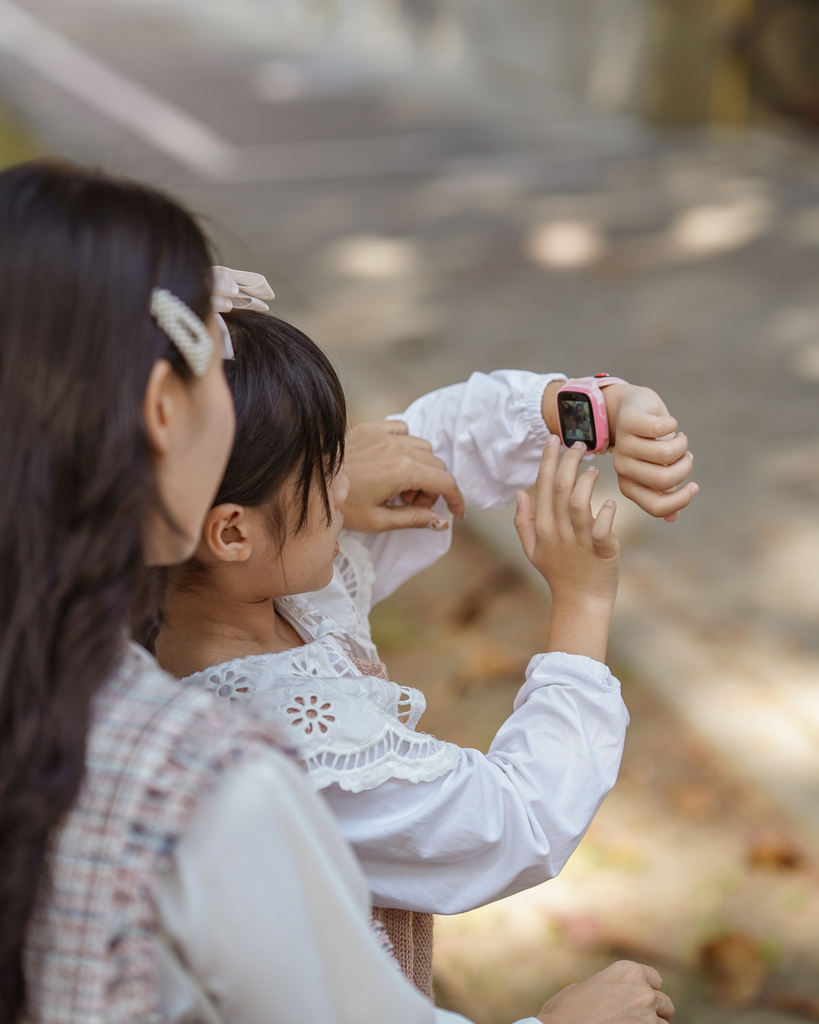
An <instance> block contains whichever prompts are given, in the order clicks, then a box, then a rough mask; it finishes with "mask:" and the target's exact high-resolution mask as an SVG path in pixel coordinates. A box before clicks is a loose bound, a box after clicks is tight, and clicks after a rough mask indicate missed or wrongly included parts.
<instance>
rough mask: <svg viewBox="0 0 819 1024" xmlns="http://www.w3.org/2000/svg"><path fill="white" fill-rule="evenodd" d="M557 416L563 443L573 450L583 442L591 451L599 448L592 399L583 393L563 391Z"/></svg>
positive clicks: (559, 397)
mask: <svg viewBox="0 0 819 1024" xmlns="http://www.w3.org/2000/svg"><path fill="white" fill-rule="evenodd" d="M557 415H558V417H559V419H560V433H561V435H562V436H563V443H564V444H565V445H566V446H567V447H568V448H571V446H572V445H573V444H575V443H576V442H577V441H582V442H583V443H584V444H585V445H586V447H587V448H588V449H589V451H594V449H595V448H596V447H597V432H596V431H595V429H594V413H593V412H592V404H591V399H590V398H589V396H588V395H584V394H583V392H582V391H561V392H560V393H559V394H558V396H557Z"/></svg>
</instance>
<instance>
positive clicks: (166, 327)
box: [151, 288, 233, 377]
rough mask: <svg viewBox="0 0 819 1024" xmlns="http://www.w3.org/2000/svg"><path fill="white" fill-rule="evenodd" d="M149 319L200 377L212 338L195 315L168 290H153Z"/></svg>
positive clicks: (209, 351)
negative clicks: (152, 320) (166, 336)
mask: <svg viewBox="0 0 819 1024" xmlns="http://www.w3.org/2000/svg"><path fill="white" fill-rule="evenodd" d="M151 316H152V317H153V318H154V320H156V322H157V323H158V324H159V326H160V327H161V328H162V330H163V331H164V332H165V333H166V334H167V335H168V337H169V338H170V339H171V341H172V342H173V343H174V345H175V346H176V348H177V349H178V350H179V352H180V354H181V355H182V357H183V358H184V360H185V362H186V363H187V364H188V366H189V367H190V368H191V372H192V373H193V374H194V375H195V376H197V377H201V376H202V375H203V374H204V372H205V370H207V368H208V363H209V362H210V357H211V355H212V354H213V338H212V337H211V336H210V334H209V333H208V329H207V327H205V325H204V324H203V323H202V321H201V320H200V319H199V317H198V316H197V315H196V313H194V311H193V310H192V309H191V308H190V307H189V306H187V305H186V304H185V303H184V302H183V301H182V300H181V299H180V298H177V296H176V295H174V294H173V292H169V291H168V290H167V288H154V290H153V291H152V292H151ZM232 354H233V353H232V352H231V355H232Z"/></svg>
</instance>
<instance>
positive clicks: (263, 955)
mask: <svg viewBox="0 0 819 1024" xmlns="http://www.w3.org/2000/svg"><path fill="white" fill-rule="evenodd" d="M157 908H158V912H159V921H160V937H159V938H160V956H159V984H160V997H161V1002H162V1008H163V1010H164V1012H165V1015H166V1018H167V1020H168V1021H169V1022H170V1024H270V1022H271V1021H276V1022H278V1024H308V1022H309V1024H314V1022H315V1024H318V1022H321V1024H469V1022H468V1021H467V1020H466V1018H464V1017H461V1016H460V1015H458V1014H455V1013H450V1012H448V1011H446V1010H439V1009H437V1008H436V1007H434V1006H433V1005H432V1004H431V1003H430V1002H429V1001H428V1000H427V999H425V998H424V997H423V996H422V995H420V994H419V993H418V992H417V991H416V989H415V988H413V986H412V985H410V984H409V982H407V980H406V979H405V978H404V976H403V975H402V974H401V972H400V971H399V969H398V967H397V965H396V963H395V961H393V960H392V959H391V958H389V957H388V956H387V955H385V953H384V951H383V949H382V948H380V947H379V944H378V942H377V940H376V937H375V934H374V932H373V929H372V919H371V917H370V910H369V897H368V893H367V883H366V881H365V879H364V877H363V875H362V873H361V869H360V867H359V866H358V864H357V863H356V861H355V858H354V857H353V856H352V854H351V852H350V849H349V846H348V845H347V844H346V843H345V842H344V840H343V838H342V836H341V834H340V833H339V831H338V825H337V823H336V822H335V821H334V820H333V819H332V817H331V815H330V814H329V812H328V810H327V808H326V806H325V805H323V804H322V803H321V801H319V800H318V799H317V798H316V796H315V794H314V793H312V792H311V791H310V789H309V788H308V787H307V785H306V784H305V781H304V778H303V776H302V774H301V773H300V772H299V771H297V770H296V768H295V767H294V766H293V765H292V764H291V763H290V762H289V761H288V759H287V758H285V757H284V756H282V755H281V754H279V753H278V752H276V751H273V750H270V751H267V752H265V753H264V754H263V755H260V756H258V757H256V758H254V759H251V760H247V761H243V762H242V763H240V764H238V765H236V766H235V767H233V768H230V769H228V770H227V771H226V772H225V773H224V775H223V776H222V778H221V779H220V780H219V783H218V785H217V787H216V789H215V790H214V791H213V792H211V793H209V794H208V795H206V796H204V797H203V798H202V799H201V800H200V802H199V804H198V806H197V808H196V810H195V811H194V813H193V815H192V817H191V819H190V821H189V823H188V826H187V828H186V830H185V832H184V834H183V836H182V838H181V840H180V842H179V843H178V844H177V845H176V847H175V849H174V851H173V854H172V857H171V862H170V865H169V867H168V869H167V870H166V871H165V872H164V873H163V875H162V876H161V878H160V880H159V886H158V890H157ZM519 1024H537V1021H536V1020H535V1019H534V1018H527V1021H520V1022H519Z"/></svg>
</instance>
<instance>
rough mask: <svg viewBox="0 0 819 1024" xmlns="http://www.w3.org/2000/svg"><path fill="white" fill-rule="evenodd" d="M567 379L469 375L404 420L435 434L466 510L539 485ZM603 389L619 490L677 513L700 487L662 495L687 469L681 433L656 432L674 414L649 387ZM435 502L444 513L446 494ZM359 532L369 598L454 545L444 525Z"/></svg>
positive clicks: (424, 400) (423, 433) (521, 373)
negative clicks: (370, 578) (366, 556)
mask: <svg viewBox="0 0 819 1024" xmlns="http://www.w3.org/2000/svg"><path fill="white" fill-rule="evenodd" d="M564 380H565V378H564V377H563V376H562V375H559V374H536V373H530V372H528V371H526V370H496V371H494V372H493V373H490V374H484V373H473V374H472V376H471V377H470V378H469V380H467V381H465V382H464V383H462V384H453V385H451V386H449V387H445V388H440V389H439V390H437V391H433V392H430V393H429V394H427V395H423V396H422V397H421V398H419V399H417V400H416V401H415V402H413V403H412V405H410V407H409V408H408V409H407V410H406V411H405V412H404V413H403V414H402V415H401V416H400V417H399V418H400V419H401V420H403V421H404V422H405V423H406V424H407V427H408V429H409V432H410V434H412V435H415V436H417V437H421V438H425V439H426V440H427V441H429V443H430V444H431V446H432V455H434V456H435V457H437V458H439V459H440V460H441V461H442V462H443V463H444V465H445V466H446V468H447V470H448V471H449V472H450V473H451V474H452V475H453V476H454V478H455V479H456V480H457V483H458V486H459V487H460V489H461V492H462V494H463V499H464V501H465V503H466V507H467V508H476V509H487V508H495V509H498V508H503V507H505V506H506V505H508V504H509V503H510V502H511V501H512V500H513V499H514V497H515V494H516V492H517V491H519V490H522V489H525V488H528V487H530V486H531V485H532V483H534V480H535V477H536V475H537V472H538V467H539V465H540V456H541V453H542V451H543V445H544V444H545V442H546V438H547V437H548V436H549V434H550V431H551V432H554V431H556V428H557V415H556V399H555V395H556V393H557V390H558V388H559V387H560V386H561V385H562V384H563V382H564ZM603 395H604V397H605V398H606V401H607V403H609V414H610V425H611V430H612V436H613V439H614V444H615V451H614V464H615V468H616V469H617V470H618V473H619V479H620V487H621V490H622V491H623V493H624V494H627V495H628V496H629V497H631V498H633V499H634V500H636V501H637V502H638V504H640V505H641V506H642V507H643V508H645V509H646V510H647V511H650V512H652V514H655V515H665V516H667V517H670V518H673V517H674V515H675V512H676V511H677V510H679V508H681V507H683V505H685V504H687V503H688V502H689V501H690V500H691V499H692V497H693V496H694V494H695V493H696V490H697V486H696V484H693V483H688V484H686V485H685V486H683V487H681V488H680V490H678V491H676V492H674V493H671V494H666V493H664V492H665V491H667V490H669V489H670V488H672V487H675V486H677V485H679V484H681V483H682V482H683V481H684V480H685V478H686V476H687V475H688V474H689V473H690V472H691V458H690V455H689V454H688V451H687V449H688V441H687V439H686V437H685V435H683V434H676V435H674V437H673V438H669V439H668V440H659V439H658V438H663V437H665V435H666V434H670V433H671V432H672V431H673V430H674V429H675V428H676V421H675V420H673V419H672V418H671V417H670V416H669V415H668V412H667V410H666V407H665V405H664V404H663V402H662V399H661V398H660V397H659V396H658V395H657V394H655V392H653V391H651V390H650V389H648V388H640V387H635V386H633V385H630V384H613V385H611V386H609V387H607V388H605V389H604V390H603ZM433 509H434V511H435V512H437V513H438V514H439V515H440V516H441V518H442V519H445V518H446V517H447V508H446V503H445V501H443V500H441V501H438V502H437V503H436V504H435V505H434V506H433ZM359 539H360V540H362V541H363V542H364V543H365V544H366V545H367V547H368V548H369V551H370V555H371V557H372V561H373V564H374V567H375V577H376V579H375V587H374V591H373V603H375V602H377V601H380V600H382V599H383V598H384V597H387V596H388V595H389V594H390V593H392V592H393V591H394V590H395V589H397V588H398V587H399V586H400V585H401V584H402V583H404V582H405V581H406V580H408V579H410V578H411V577H412V576H414V575H416V574H417V573H418V572H420V571H421V569H424V568H426V567H427V566H428V565H431V564H432V563H433V562H434V561H435V560H436V559H437V558H439V557H440V556H441V555H442V554H444V553H445V552H446V551H447V549H448V547H449V543H450V540H449V537H448V533H447V531H446V530H444V531H442V532H441V533H437V534H436V533H433V532H431V531H429V532H428V531H421V532H416V531H409V532H407V531H398V532H394V533H388V534H378V535H372V534H371V535H367V534H361V535H360V538H359ZM368 611H369V609H365V614H366V613H367V612H368Z"/></svg>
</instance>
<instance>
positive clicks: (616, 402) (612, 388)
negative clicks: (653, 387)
mask: <svg viewBox="0 0 819 1024" xmlns="http://www.w3.org/2000/svg"><path fill="white" fill-rule="evenodd" d="M638 387H639V385H637V384H609V385H608V387H605V388H602V389H601V390H602V392H603V400H604V401H605V403H606V416H607V417H608V421H609V440H610V443H611V444H614V442H615V440H616V439H617V417H618V415H619V413H620V405H621V403H622V401H623V399H624V398H625V397H626V395H628V394H630V393H631V392H632V391H635V390H637V389H638Z"/></svg>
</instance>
